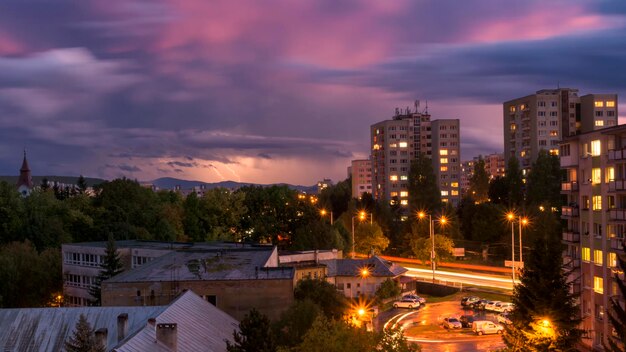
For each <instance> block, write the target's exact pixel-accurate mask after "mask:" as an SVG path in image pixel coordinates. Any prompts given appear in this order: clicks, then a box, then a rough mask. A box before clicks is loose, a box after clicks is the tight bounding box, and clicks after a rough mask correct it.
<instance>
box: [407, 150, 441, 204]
mask: <svg viewBox="0 0 626 352" xmlns="http://www.w3.org/2000/svg"><path fill="white" fill-rule="evenodd" d="M408 190H409V205H410V208H411V214H415V213H416V212H417V211H426V212H428V213H431V214H432V213H434V212H435V211H437V210H439V209H440V208H441V192H440V191H439V186H437V178H436V177H435V172H434V171H433V163H432V161H431V160H430V158H428V157H427V156H426V155H424V154H420V155H419V157H418V158H417V160H415V161H414V162H413V163H411V169H410V171H409V186H408Z"/></svg>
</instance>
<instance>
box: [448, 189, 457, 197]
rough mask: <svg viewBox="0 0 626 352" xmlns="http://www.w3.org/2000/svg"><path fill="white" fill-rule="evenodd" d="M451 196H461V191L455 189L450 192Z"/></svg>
mask: <svg viewBox="0 0 626 352" xmlns="http://www.w3.org/2000/svg"><path fill="white" fill-rule="evenodd" d="M450 194H451V195H453V196H458V195H459V191H457V190H455V189H453V190H452V191H450Z"/></svg>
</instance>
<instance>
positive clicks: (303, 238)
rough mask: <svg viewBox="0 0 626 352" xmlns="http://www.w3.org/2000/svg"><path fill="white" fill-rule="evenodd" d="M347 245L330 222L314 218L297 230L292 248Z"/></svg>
mask: <svg viewBox="0 0 626 352" xmlns="http://www.w3.org/2000/svg"><path fill="white" fill-rule="evenodd" d="M344 247H345V243H344V240H343V238H342V236H341V234H340V233H339V231H337V230H336V229H335V227H333V226H331V225H330V224H329V223H328V222H326V221H322V220H317V219H316V220H313V221H311V222H309V223H308V224H305V225H303V226H301V227H300V228H298V229H297V230H296V233H295V235H294V238H293V245H292V249H295V250H306V249H333V248H339V249H343V248H344Z"/></svg>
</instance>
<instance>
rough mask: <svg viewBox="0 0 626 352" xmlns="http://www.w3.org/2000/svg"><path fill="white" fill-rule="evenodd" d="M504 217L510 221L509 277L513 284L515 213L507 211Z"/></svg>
mask: <svg viewBox="0 0 626 352" xmlns="http://www.w3.org/2000/svg"><path fill="white" fill-rule="evenodd" d="M506 218H507V219H508V220H509V221H510V222H511V279H512V280H513V286H515V227H514V226H513V225H514V223H515V214H514V213H513V212H509V213H508V214H506Z"/></svg>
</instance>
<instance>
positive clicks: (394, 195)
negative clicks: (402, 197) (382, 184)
mask: <svg viewBox="0 0 626 352" xmlns="http://www.w3.org/2000/svg"><path fill="white" fill-rule="evenodd" d="M389 195H390V196H392V197H397V196H398V192H391V193H389Z"/></svg>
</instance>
